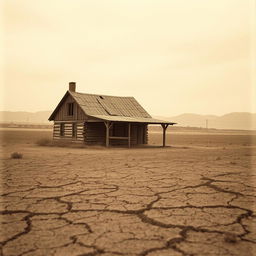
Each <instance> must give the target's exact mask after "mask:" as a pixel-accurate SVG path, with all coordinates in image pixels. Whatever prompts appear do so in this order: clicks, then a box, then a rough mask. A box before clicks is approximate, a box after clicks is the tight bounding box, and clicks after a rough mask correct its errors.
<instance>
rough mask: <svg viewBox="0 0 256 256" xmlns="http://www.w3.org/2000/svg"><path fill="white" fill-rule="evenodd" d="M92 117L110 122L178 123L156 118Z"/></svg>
mask: <svg viewBox="0 0 256 256" xmlns="http://www.w3.org/2000/svg"><path fill="white" fill-rule="evenodd" d="M91 117H93V118H96V119H99V120H102V121H109V122H127V123H144V124H169V125H174V124H176V123H173V122H169V121H164V120H159V119H155V118H143V117H127V116H104V115H92V116H91Z"/></svg>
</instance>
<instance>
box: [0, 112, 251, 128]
mask: <svg viewBox="0 0 256 256" xmlns="http://www.w3.org/2000/svg"><path fill="white" fill-rule="evenodd" d="M51 113H52V111H38V112H34V113H32V112H26V111H17V112H14V111H0V122H1V123H31V124H32V123H33V124H49V121H48V118H49V116H50V115H51ZM154 117H155V118H158V119H162V120H167V121H172V122H175V123H177V126H183V127H202V128H206V126H207V125H208V128H215V129H235V130H256V113H249V112H232V113H228V114H225V115H222V116H217V115H199V114H193V113H184V114H181V115H177V116H172V117H164V116H154Z"/></svg>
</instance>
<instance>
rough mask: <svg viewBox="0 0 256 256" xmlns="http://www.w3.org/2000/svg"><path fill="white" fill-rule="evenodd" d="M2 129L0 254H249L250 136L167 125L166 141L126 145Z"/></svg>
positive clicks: (255, 188)
mask: <svg viewBox="0 0 256 256" xmlns="http://www.w3.org/2000/svg"><path fill="white" fill-rule="evenodd" d="M0 134H1V180H2V182H1V185H2V186H1V252H0V255H3V256H12V255H13V256H14V255H15V256H16V255H24V256H25V255H26V256H32V255H33V256H34V255H35V256H39V255H40V256H44V255H47V256H51V255H52V256H57V255H60V256H63V255H68V256H69V255H76V256H78V255H80V256H82V255H83V256H86V255H87V256H93V255H95V256H96V255H99V256H111V255H131V256H135V255H138V256H146V255H148V256H158V255H160V256H161V255H163V256H167V255H168V256H169V255H170V256H172V255H173V256H181V255H191V256H192V255H194V256H197V255H198V256H199V255H207V256H208V255H212V256H213V255H228V256H229V255H230V256H231V255H237V256H243V255H244V256H253V255H256V215H255V212H256V209H255V208H256V207H255V199H256V181H255V162H256V152H255V147H256V139H255V137H256V135H255V134H253V132H251V133H249V132H242V131H240V132H231V131H229V132H223V131H221V132H218V131H215V132H208V133H206V132H204V133H200V132H198V131H197V132H193V131H192V132H179V131H172V129H170V133H168V134H167V145H170V147H166V148H162V147H159V145H160V144H161V140H162V137H161V133H158V132H151V133H150V134H149V143H150V145H152V146H151V147H144V148H132V149H127V148H109V149H106V148H103V147H88V148H72V147H66V148H65V147H53V146H38V145H37V144H36V141H38V140H39V139H40V138H51V131H50V130H39V129H34V130H29V129H24V130H21V129H2V130H0ZM13 152H18V153H21V154H22V158H20V159H13V158H11V157H10V155H11V154H12V153H13Z"/></svg>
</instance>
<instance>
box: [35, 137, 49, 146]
mask: <svg viewBox="0 0 256 256" xmlns="http://www.w3.org/2000/svg"><path fill="white" fill-rule="evenodd" d="M36 144H37V145H38V146H50V145H52V141H51V140H50V139H47V138H42V139H39V140H38V141H37V142H36Z"/></svg>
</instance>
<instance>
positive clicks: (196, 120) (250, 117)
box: [156, 112, 256, 130]
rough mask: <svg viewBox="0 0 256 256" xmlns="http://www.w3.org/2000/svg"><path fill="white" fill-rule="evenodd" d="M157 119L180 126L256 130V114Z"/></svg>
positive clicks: (188, 115) (234, 113)
mask: <svg viewBox="0 0 256 256" xmlns="http://www.w3.org/2000/svg"><path fill="white" fill-rule="evenodd" d="M156 118H159V119H163V120H167V121H172V122H175V123H177V125H178V126H190V127H202V128H206V127H208V128H215V129H235V130H256V113H248V112H233V113H229V114H226V115H223V116H216V115H198V114H189V113H188V114H182V115H178V116H173V117H161V116H157V117H156Z"/></svg>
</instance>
